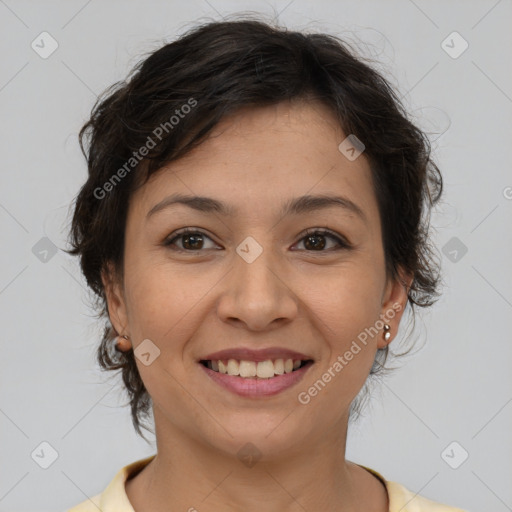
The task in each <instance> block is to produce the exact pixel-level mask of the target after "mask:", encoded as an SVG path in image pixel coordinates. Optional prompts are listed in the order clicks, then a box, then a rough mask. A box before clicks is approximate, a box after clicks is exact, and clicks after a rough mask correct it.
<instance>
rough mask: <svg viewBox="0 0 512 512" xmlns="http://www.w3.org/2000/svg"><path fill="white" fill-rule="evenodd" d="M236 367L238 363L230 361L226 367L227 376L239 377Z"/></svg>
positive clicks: (233, 360)
mask: <svg viewBox="0 0 512 512" xmlns="http://www.w3.org/2000/svg"><path fill="white" fill-rule="evenodd" d="M238 366H239V365H238V361H236V360H235V359H230V360H229V361H228V366H227V371H228V375H239V373H240V372H239V371H238Z"/></svg>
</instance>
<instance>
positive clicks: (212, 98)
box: [69, 19, 442, 435]
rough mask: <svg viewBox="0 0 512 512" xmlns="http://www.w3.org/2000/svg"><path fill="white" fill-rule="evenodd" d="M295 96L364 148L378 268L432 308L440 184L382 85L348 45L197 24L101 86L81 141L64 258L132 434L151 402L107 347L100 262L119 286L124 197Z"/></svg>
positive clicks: (259, 26) (241, 25)
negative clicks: (78, 284) (81, 287)
mask: <svg viewBox="0 0 512 512" xmlns="http://www.w3.org/2000/svg"><path fill="white" fill-rule="evenodd" d="M294 99H298V100H300V99H316V100H318V101H320V102H322V103H323V104H325V105H326V106H327V107H328V108H329V109H330V110H331V111H332V113H333V114H334V116H335V117H336V118H337V119H338V121H339V124H340V127H341V128H342V129H343V131H344V133H345V134H353V135H355V136H356V137H357V138H358V139H359V140H361V141H362V142H363V143H364V145H365V151H364V155H365V156H366V157H367V158H368V161H369V163H370V166H371V171H372V177H373V183H374V188H375V194H376V198H377V202H378V207H379V213H380V219H381V226H382V236H383V247H384V253H385V261H386V270H387V272H388V275H389V276H391V277H393V278H396V279H400V275H399V269H400V268H401V269H403V270H405V271H406V272H407V273H409V274H410V275H413V276H414V278H413V281H412V285H411V286H410V289H409V291H408V303H409V304H410V306H411V310H412V312H413V313H414V306H415V305H416V306H421V307H426V306H430V305H431V304H433V302H434V301H435V300H436V297H437V296H438V295H439V293H438V285H439V281H440V274H439V264H438V259H437V257H436V253H435V252H434V250H433V248H432V247H431V245H430V243H429V236H428V235H429V233H428V232H429V219H430V211H431V208H432V206H433V205H434V204H435V203H436V202H437V201H438V200H439V198H440V196H441V192H442V178H441V174H440V172H439V169H438V168H437V166H436V165H435V164H434V162H433V161H432V160H431V157H430V144H429V141H428V138H427V136H426V135H425V134H424V133H423V132H422V131H421V130H420V129H419V128H418V127H416V126H415V125H414V124H413V123H412V122H411V121H410V119H409V117H408V115H407V112H406V111H405V109H404V107H403V105H402V103H401V101H400V99H399V98H398V96H397V94H396V92H395V91H394V90H393V88H392V87H391V86H390V84H389V82H388V81H387V80H386V79H385V78H384V77H383V76H382V75H381V74H380V73H379V72H377V71H376V70H375V69H373V67H372V66H370V65H369V64H367V63H366V62H365V59H364V58H362V57H357V56H356V53H355V52H354V51H353V50H352V49H351V48H350V46H349V44H348V43H346V42H344V41H342V40H340V39H339V38H337V37H334V36H331V35H326V34H319V33H301V32H297V31H291V30H287V29H285V28H282V27H278V26H272V25H270V24H269V23H267V22H263V21H259V20H255V19H242V20H236V21H223V22H210V23H207V24H204V25H201V26H199V27H196V28H194V29H193V30H191V31H189V32H188V33H186V34H185V35H183V36H182V37H180V38H179V39H177V40H176V41H174V42H172V43H169V44H165V45H164V46H163V47H161V48H160V49H158V50H157V51H154V52H153V53H151V54H150V55H149V56H148V57H147V58H146V59H145V60H142V61H141V62H140V63H139V64H138V65H137V66H136V67H135V68H134V69H133V70H132V72H131V73H130V75H129V76H128V77H127V79H126V80H124V81H121V82H117V83H116V84H114V85H113V86H112V87H110V88H109V89H107V90H106V91H105V92H104V93H103V95H102V96H101V97H100V98H99V99H98V101H97V102H96V104H95V105H94V107H93V110H92V112H91V117H90V119H89V120H88V121H87V122H86V123H85V125H84V126H83V127H82V129H81V131H80V135H79V141H80V146H81V149H82V152H83V153H84V156H85V157H86V159H87V164H88V172H89V176H88V179H87V181H86V183H85V184H84V185H83V187H82V188H81V190H80V192H79V194H78V196H77V197H76V203H75V206H74V214H73V219H72V226H71V231H70V239H71V245H72V249H71V250H70V251H69V252H70V253H71V254H74V255H78V256H79V257H80V264H81V269H82V272H83V274H84V275H85V278H86V280H87V283H88V285H89V286H90V288H91V289H92V290H93V292H94V293H95V296H96V299H97V300H96V304H95V305H96V307H97V308H98V312H99V316H100V317H103V318H104V319H105V330H104V335H103V339H102V341H101V344H100V346H99V348H98V352H97V359H98V362H99V364H100V366H101V368H103V369H105V370H121V372H122V378H123V381H124V384H125V387H126V390H127V393H128V395H129V397H130V406H131V414H132V421H133V424H134V427H135V429H136V431H137V432H138V433H139V434H140V435H142V433H141V430H140V426H141V425H142V426H143V427H144V428H146V430H150V429H149V428H148V427H147V426H146V425H144V424H142V423H141V420H142V419H143V418H147V417H148V416H149V412H150V406H151V398H150V396H149V394H148V392H147V390H146V388H145V386H144V384H143V382H142V380H141V378H140V375H139V373H138V370H137V366H136V364H135V358H134V354H133V350H130V351H129V352H126V353H117V352H115V351H114V350H113V343H112V342H113V340H114V338H115V337H116V336H117V335H118V334H120V333H116V332H115V330H114V329H113V327H112V326H111V324H110V322H109V319H108V310H107V302H106V295H105V290H104V286H103V283H102V279H101V274H102V270H104V269H105V268H107V265H113V267H114V268H115V270H116V273H117V275H118V277H120V278H121V279H122V275H123V256H124V254H123V247H124V237H125V226H126V217H127V210H128V203H129V199H130V197H131V194H132V193H133V191H134V190H135V188H136V187H138V186H140V185H141V184H143V183H145V181H146V180H147V179H148V178H149V176H150V175H151V174H152V173H154V172H156V171H158V170H159V169H161V168H162V167H163V166H165V165H166V164H168V163H169V162H172V161H175V160H177V159H178V158H180V157H181V156H183V155H185V154H186V153H188V152H189V151H191V150H192V149H193V148H194V147H196V146H197V145H199V144H200V143H201V142H202V141H204V140H205V138H206V137H207V136H208V134H209V133H210V132H211V130H212V128H213V127H214V126H216V125H217V123H219V121H220V120H222V119H223V118H224V117H225V116H227V115H228V114H232V113H234V112H235V111H237V109H239V108H241V107H259V106H266V105H272V104H277V103H279V102H283V101H288V100H294ZM150 139H151V141H152V143H150ZM340 142H341V141H340ZM142 148H146V149H145V150H142ZM387 356H388V347H386V348H385V349H379V350H378V352H377V355H376V358H375V362H374V365H373V367H372V370H371V372H370V375H378V374H380V373H381V372H382V371H383V369H384V363H385V362H386V359H387ZM353 405H354V404H353Z"/></svg>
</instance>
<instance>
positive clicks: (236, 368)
mask: <svg viewBox="0 0 512 512" xmlns="http://www.w3.org/2000/svg"><path fill="white" fill-rule="evenodd" d="M301 364H302V361H301V360H300V359H295V360H294V359H276V360H275V361H272V360H271V359H267V360H266V361H260V362H258V363H257V362H255V361H245V360H242V361H237V360H236V359H228V360H227V361H226V362H224V361H222V360H220V359H219V360H216V361H208V364H207V366H208V368H211V369H212V370H214V371H216V372H219V373H224V374H227V375H232V376H240V377H244V378H251V377H258V378H260V379H270V378H272V377H274V376H275V375H283V374H284V373H291V372H292V371H293V370H297V369H298V368H299V367H300V365H301Z"/></svg>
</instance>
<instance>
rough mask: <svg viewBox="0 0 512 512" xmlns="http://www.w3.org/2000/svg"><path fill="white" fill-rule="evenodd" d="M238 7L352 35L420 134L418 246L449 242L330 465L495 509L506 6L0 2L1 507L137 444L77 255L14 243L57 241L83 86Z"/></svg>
mask: <svg viewBox="0 0 512 512" xmlns="http://www.w3.org/2000/svg"><path fill="white" fill-rule="evenodd" d="M245 10H250V11H255V12H260V13H266V14H267V15H268V16H269V17H272V16H274V15H278V16H279V20H280V21H281V22H282V23H283V24H285V25H287V26H289V27H291V28H298V29H310V30H324V31H326V32H330V33H333V34H337V35H340V36H344V37H347V38H348V39H349V40H350V41H356V42H357V41H359V42H358V45H359V48H360V50H361V52H363V53H364V54H365V55H367V56H370V57H374V58H376V59H377V60H378V61H379V62H380V63H381V64H380V65H379V67H380V68H382V69H385V70H386V72H387V73H388V76H390V77H391V81H392V83H393V84H395V85H396V86H397V87H398V88H399V90H400V93H401V94H403V95H404V101H405V102H406V105H407V106H408V107H409V109H410V110H411V111H412V112H413V113H414V115H415V116H416V118H417V121H418V123H420V124H421V126H423V127H424V128H425V129H427V130H429V131H430V132H432V140H433V141H434V151H435V155H436V161H437V162H438V164H439V165H440V167H441V170H442V172H443V174H444V179H445V185H446V188H445V197H444V202H443V205H441V207H440V208H438V210H437V213H436V215H435V217H434V219H433V225H434V226H435V227H436V243H437V244H438V246H439V249H442V247H444V246H445V244H446V243H448V241H449V240H450V239H452V238H453V237H457V238H458V239H459V240H460V241H461V242H462V243H463V244H464V245H465V246H467V248H468V251H467V254H465V255H463V256H462V257H460V254H461V253H459V259H458V261H456V262H453V261H450V259H449V258H448V257H447V256H446V255H443V256H442V258H443V266H444V273H445V282H446V288H445V291H444V295H443V297H442V299H441V300H440V301H439V302H438V304H437V305H436V306H435V307H434V308H433V309H432V311H431V313H429V314H428V315H425V316H424V317H423V318H424V319H423V321H420V322H418V326H419V331H418V332H419V335H420V336H421V339H420V341H419V342H418V345H417V346H418V347H420V346H422V345H424V346H423V348H422V349H421V350H419V351H418V352H417V353H416V354H415V355H414V356H411V357H409V358H408V359H407V360H406V361H405V364H404V366H403V368H402V369H401V370H398V371H397V372H395V374H394V375H393V376H392V377H390V378H389V379H388V380H387V381H385V383H384V384H382V386H381V391H380V392H377V393H375V395H374V399H373V401H372V403H371V407H370V408H368V409H367V414H366V417H365V418H363V419H362V420H361V422H360V423H359V424H358V425H356V426H354V427H351V430H350V433H349V440H348V443H349V447H348V453H347V457H348V458H349V459H351V460H353V461H355V462H358V463H361V464H364V465H367V466H370V467H372V468H375V469H376V470H378V471H379V472H381V473H382V474H383V475H384V476H385V477H386V478H387V479H389V480H394V481H398V482H400V483H402V484H404V485H406V486H407V487H408V488H410V489H411V490H413V491H415V492H419V493H420V494H422V495H425V496H427V497H429V498H431V499H435V500H436V501H441V502H446V503H448V504H452V505H457V506H459V507H463V508H466V509H469V510H471V511H474V512H484V511H485V512H489V511H490V510H492V511H493V512H505V511H508V510H512V486H511V485H510V484H511V481H512V442H511V439H510V432H512V375H511V371H510V363H511V361H512V343H511V341H512V340H511V335H510V319H511V313H512V286H511V284H512V266H511V265H510V261H511V258H510V254H511V247H512V230H511V222H510V221H511V212H512V200H511V197H512V188H510V187H512V173H511V171H510V169H511V166H510V163H511V160H512V159H511V152H512V149H511V148H512V144H511V140H512V139H511V135H512V133H511V132H512V128H511V112H512V99H511V98H512V72H511V65H510V63H511V48H512V32H511V30H510V26H511V19H512V16H511V15H512V3H511V1H510V0H501V1H495V0H492V1H483V0H482V1H457V2H455V1H420V0H415V2H413V1H408V0H396V1H380V2H377V1H325V0H324V1H316V2H308V1H306V0H295V1H289V0H285V1H276V2H266V1H256V0H252V1H249V0H246V1H241V2H235V1H233V0H232V1H227V0H209V1H206V0H188V1H186V2H181V1H180V2H171V1H156V0H153V1H145V2H142V1H139V2H136V1H99V0H92V1H88V2H87V1H84V0H80V1H66V2H64V1H37V2H36V1H32V2H28V1H15V0H0V38H1V40H0V41H1V48H2V66H1V69H0V108H1V120H2V122H1V128H0V129H1V133H0V141H1V147H2V152H1V155H2V159H1V171H0V176H1V188H0V222H1V237H2V240H1V244H2V251H1V252H0V269H1V270H0V314H1V323H2V331H1V338H0V339H1V348H2V350H1V361H2V364H1V372H0V383H1V388H0V429H1V438H0V510H1V511H11V512H22V511H33V510H37V511H55V510H65V509H66V508H68V507H70V506H72V505H74V504H77V503H78V502H81V501H83V500H85V499H86V497H87V496H92V495H94V494H96V493H98V492H100V491H102V490H103V489H104V488H105V487H106V485H107V484H108V483H109V482H110V480H111V479H112V478H113V476H114V474H115V473H116V472H117V471H118V470H119V469H120V468H121V467H122V466H124V465H126V464H128V463H130V462H133V461H135V460H137V459H139V458H142V457H145V456H147V455H150V454H153V453H154V452H155V447H154V444H153V446H149V445H147V444H146V443H145V442H144V441H143V440H141V439H140V438H138V437H137V436H136V435H135V433H134V431H133V428H132V425H131V422H130V417H129V408H127V407H125V408H123V407H121V405H122V403H123V402H124V401H125V400H126V397H125V396H124V395H122V394H121V392H120V390H121V386H120V384H119V383H120V381H119V380H117V379H116V378H113V379H109V377H108V375H106V374H100V372H99V371H98V370H97V368H96V365H95V362H94V351H95V348H96V345H97V343H98V340H99V336H100V329H99V326H98V324H96V323H95V319H94V317H93V313H92V311H91V310H90V309H88V307H87V295H86V290H85V284H84V281H83V279H82V277H81V275H80V272H79V269H78V266H77V262H76V261H75V260H74V259H73V258H71V257H69V256H68V255H66V254H65V253H63V252H62V251H61V250H59V251H58V252H57V253H56V254H55V255H54V256H52V257H50V256H51V254H49V255H48V256H47V259H48V261H46V262H43V261H41V260H40V259H39V258H38V257H37V256H36V254H34V252H33V251H32V249H33V247H34V246H35V244H36V243H37V242H38V241H39V240H40V239H41V238H42V237H48V238H49V239H50V240H51V241H52V242H53V243H54V244H55V245H56V246H57V247H59V248H65V247H66V241H65V240H66V228H67V223H68V222H69V213H68V207H69V205H70V202H71V201H72V199H73V198H74V196H75V194H76V193H77V191H78V189H79V187H80V185H81V184H82V183H83V181H84V179H85V176H86V167H85V161H84V159H83V158H82V156H81V153H80V152H79V148H78V144H77V133H78V130H79V128H80V127H81V125H82V124H83V122H84V121H85V119H86V117H87V115H88V114H89V112H90V109H91V107H92V105H93V103H94V101H95V99H96V95H97V94H99V93H100V92H102V91H103V90H104V89H105V88H106V87H107V86H109V85H110V84H112V83H113V82H114V81H116V80H119V79H122V78H124V77H125V75H126V73H127V72H128V70H129V69H131V67H132V66H133V65H134V64H135V63H136V62H137V61H138V60H139V58H140V57H141V55H142V54H143V53H145V52H147V51H149V50H152V49H156V48H157V47H159V46H160V45H161V44H162V43H163V42H164V41H169V40H171V39H173V38H174V37H175V36H176V35H178V34H180V33H182V32H183V31H184V30H185V29H188V28H191V27H192V26H193V25H194V24H195V23H196V21H197V20H202V21H206V19H208V18H209V19H220V18H221V17H222V16H226V15H229V14H232V13H235V12H240V11H245ZM42 31H47V32H49V33H50V34H51V35H52V36H53V38H55V39H56V41H57V42H58V44H59V47H58V49H57V50H56V51H55V53H53V54H52V55H51V56H50V57H49V58H47V59H43V58H41V57H40V56H39V55H38V54H37V53H36V52H35V51H34V50H33V49H32V48H31V42H32V41H33V40H34V39H36V37H37V36H38V35H39V34H40V33H41V32H42ZM453 31H457V32H459V33H460V34H461V35H462V37H463V38H464V39H465V40H466V41H467V42H468V43H469V48H468V49H467V50H466V51H465V52H464V53H463V54H462V55H461V56H460V57H458V58H457V59H453V58H451V57H450V56H449V55H448V54H447V53H446V52H445V51H444V50H443V48H442V46H441V43H442V41H443V40H444V39H445V38H446V37H447V36H448V35H449V34H451V33H452V32H453ZM454 44H455V43H454ZM457 44H458V43H457ZM507 187H509V188H507ZM452 243H453V242H452ZM36 247H38V246H36ZM35 252H36V253H37V250H36V251H35ZM446 252H448V251H446ZM39 256H40V257H44V254H41V253H40V254H39ZM397 343H398V341H397V340H395V341H394V342H393V345H395V346H396V345H397ZM393 345H392V346H393ZM43 441H46V442H48V443H50V445H51V446H53V447H54V449H55V450H56V451H57V452H58V458H57V460H56V461H55V462H54V463H53V464H52V465H51V466H50V467H49V468H48V469H42V468H41V467H39V465H38V464H36V462H35V461H34V460H33V459H32V458H31V453H32V452H33V451H34V450H35V449H36V448H38V447H39V445H40V443H41V442H43ZM452 441H457V442H458V443H459V444H460V446H461V447H463V449H464V450H466V451H467V452H468V453H469V458H468V459H467V460H466V461H465V462H464V463H463V464H462V465H460V467H459V468H458V469H452V468H451V467H449V465H448V464H447V463H446V462H445V460H443V457H442V456H441V453H442V452H443V450H444V449H445V448H446V447H447V446H448V445H449V444H450V443H451V442H452ZM38 450H39V452H38V453H40V448H39V449H38ZM43 451H44V450H43ZM48 453H49V451H48V450H46V452H45V454H46V455H45V457H46V456H47V454H48ZM461 453H462V452H461V451H460V449H459V448H457V449H456V450H455V451H454V452H450V451H449V454H450V455H452V457H451V458H452V460H455V462H457V460H458V458H460V457H461Z"/></svg>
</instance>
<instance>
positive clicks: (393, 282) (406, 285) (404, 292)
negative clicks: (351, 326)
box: [377, 268, 414, 348]
mask: <svg viewBox="0 0 512 512" xmlns="http://www.w3.org/2000/svg"><path fill="white" fill-rule="evenodd" d="M398 274H399V275H398V277H396V278H394V279H393V278H391V277H389V278H388V282H387V284H386V289H385V291H384V295H383V298H382V311H381V318H382V320H383V321H384V322H385V323H386V324H388V325H389V327H390V330H389V332H390V334H391V338H389V340H388V341H386V340H385V339H384V336H381V337H379V340H378V342H377V346H378V348H385V347H386V345H389V344H390V343H391V341H392V340H393V339H394V337H395V336H396V334H397V332H398V327H399V325H400V320H401V318H402V315H403V313H404V311H405V307H406V306H407V299H408V294H409V289H410V288H411V284H412V281H413V279H414V276H413V275H412V274H410V273H406V272H405V271H404V270H403V269H402V268H400V270H399V272H398Z"/></svg>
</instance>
